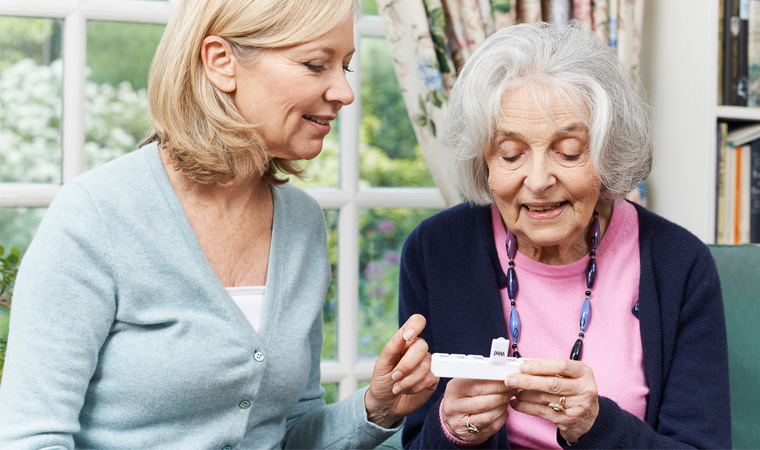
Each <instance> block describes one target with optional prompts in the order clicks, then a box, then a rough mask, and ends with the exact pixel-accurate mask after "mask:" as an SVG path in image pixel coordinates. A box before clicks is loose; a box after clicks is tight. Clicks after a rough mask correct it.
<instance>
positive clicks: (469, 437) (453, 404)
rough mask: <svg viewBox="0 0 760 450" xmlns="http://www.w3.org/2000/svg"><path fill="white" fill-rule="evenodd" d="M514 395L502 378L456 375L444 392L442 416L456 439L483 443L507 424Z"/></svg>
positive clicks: (513, 391)
mask: <svg viewBox="0 0 760 450" xmlns="http://www.w3.org/2000/svg"><path fill="white" fill-rule="evenodd" d="M514 394H515V390H514V389H510V388H507V387H506V386H505V384H504V382H502V381H487V380H468V379H464V378H454V379H452V380H451V381H449V384H447V385H446V392H445V393H444V394H443V401H442V403H441V419H443V423H444V424H445V425H446V428H448V430H449V432H450V433H451V434H453V435H454V436H456V437H457V438H459V439H461V440H463V441H466V442H469V443H472V444H481V443H483V442H485V441H486V440H487V439H488V438H490V437H491V436H493V435H494V434H495V433H496V432H497V431H499V429H500V428H501V427H502V426H503V425H504V424H505V423H506V421H507V417H508V416H509V399H510V398H511V397H512V396H513V395H514ZM468 428H469V429H470V430H471V431H468ZM473 431H475V432H474V433H473Z"/></svg>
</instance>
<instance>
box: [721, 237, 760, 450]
mask: <svg viewBox="0 0 760 450" xmlns="http://www.w3.org/2000/svg"><path fill="white" fill-rule="evenodd" d="M710 251H711V252H712V255H713V258H714V259H715V264H716V265H717V266H718V275H719V276H720V285H721V290H722V291H723V303H724V310H725V314H726V330H727V334H728V369H729V382H730V385H731V427H732V431H731V437H732V441H733V447H734V448H737V449H739V448H758V446H760V408H758V402H759V401H760V341H759V340H758V337H757V336H755V333H756V332H758V325H760V247H757V246H754V245H711V246H710Z"/></svg>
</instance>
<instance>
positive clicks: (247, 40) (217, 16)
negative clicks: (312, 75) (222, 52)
mask: <svg viewBox="0 0 760 450" xmlns="http://www.w3.org/2000/svg"><path fill="white" fill-rule="evenodd" d="M360 8H361V6H360V4H359V3H358V0H181V1H179V2H178V3H177V5H176V6H175V9H174V12H173V14H172V16H171V18H170V19H169V23H168V24H167V26H166V29H165V30H164V34H163V36H162V38H161V42H160V43H159V45H158V49H157V50H156V54H155V56H154V58H153V64H152V66H151V70H150V77H149V79H148V104H149V112H150V116H151V121H152V129H151V131H150V133H149V135H148V137H147V138H146V139H145V141H144V142H143V144H146V143H149V142H154V141H158V142H159V143H160V145H161V148H162V149H163V151H166V152H167V154H168V156H169V158H170V160H171V161H172V163H173V164H174V166H175V168H177V169H178V170H181V171H182V172H184V173H185V174H186V175H187V176H188V177H190V178H191V179H193V180H195V181H197V182H199V183H205V184H210V183H217V184H220V185H225V186H227V185H234V184H237V183H240V182H242V181H245V180H247V179H249V178H251V177H252V176H255V175H261V176H262V177H263V179H264V181H265V182H267V183H271V184H282V183H284V182H286V181H287V179H280V178H278V177H277V172H278V171H282V172H286V173H288V174H291V175H296V176H300V175H301V173H302V171H301V169H300V168H299V167H298V165H297V164H295V163H294V162H293V161H288V160H285V159H281V158H273V159H272V160H271V161H269V158H268V156H267V149H266V144H265V142H264V140H263V139H262V136H261V134H260V133H259V132H258V131H257V127H256V125H255V124H250V123H248V122H247V121H246V120H245V118H244V117H243V116H242V114H241V113H240V111H239V110H238V108H237V106H236V105H235V103H234V101H233V100H232V96H231V95H230V94H229V93H226V92H224V91H222V90H220V89H218V88H217V87H216V86H214V85H213V84H212V83H211V82H210V81H209V79H208V78H207V77H206V72H205V70H204V66H203V62H202V60H201V55H200V52H201V44H202V42H203V39H205V38H206V37H207V36H219V37H222V38H224V39H226V40H227V41H228V42H229V43H230V47H231V48H232V50H233V54H234V55H235V57H237V58H238V59H239V60H240V61H241V63H243V64H245V63H250V62H252V61H253V60H254V59H255V56H256V55H257V54H258V53H259V49H265V48H280V47H288V46H293V45H299V44H303V43H306V42H310V41H313V40H314V39H317V38H318V37H320V36H322V35H323V34H325V33H326V32H328V31H329V30H331V29H333V28H335V27H336V26H338V25H339V24H340V23H342V22H343V21H344V20H345V19H346V17H348V15H350V14H351V15H353V18H354V21H355V20H356V19H357V18H358V17H359V15H360V14H361V9H360Z"/></svg>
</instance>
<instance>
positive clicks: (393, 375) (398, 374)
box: [391, 370, 404, 381]
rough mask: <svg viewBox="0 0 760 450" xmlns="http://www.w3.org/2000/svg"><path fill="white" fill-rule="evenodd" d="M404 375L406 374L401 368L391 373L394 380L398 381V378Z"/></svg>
mask: <svg viewBox="0 0 760 450" xmlns="http://www.w3.org/2000/svg"><path fill="white" fill-rule="evenodd" d="M402 375H404V374H403V373H401V371H400V370H397V371H395V372H393V374H392V375H391V378H392V379H393V381H398V380H400V379H401V376H402Z"/></svg>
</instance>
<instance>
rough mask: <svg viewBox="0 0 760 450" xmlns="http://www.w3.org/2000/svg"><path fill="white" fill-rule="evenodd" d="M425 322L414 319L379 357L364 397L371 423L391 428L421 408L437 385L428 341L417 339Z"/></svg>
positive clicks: (418, 317) (420, 319)
mask: <svg viewBox="0 0 760 450" xmlns="http://www.w3.org/2000/svg"><path fill="white" fill-rule="evenodd" d="M426 323H427V321H426V320H425V318H424V317H423V316H422V315H420V314H415V315H413V316H411V317H410V318H409V320H407V321H406V323H405V324H404V326H402V327H401V328H400V329H399V330H398V331H397V332H396V334H395V335H394V336H393V337H392V338H391V340H390V341H388V343H387V344H385V348H383V351H382V352H381V353H380V356H378V358H377V361H376V362H375V369H374V371H373V372H372V379H371V380H370V383H369V389H367V393H366V394H365V395H364V405H365V407H366V408H367V417H368V419H369V421H370V422H373V423H375V424H377V425H380V426H382V427H384V428H390V427H391V426H392V425H393V424H394V423H396V422H397V421H398V420H399V419H401V418H403V417H404V416H407V415H409V414H411V413H413V412H414V411H416V410H417V409H419V407H420V406H422V405H423V404H424V403H425V402H426V401H427V399H428V398H430V396H431V395H432V394H433V392H434V391H435V388H436V386H438V378H437V377H436V376H434V375H433V373H432V372H431V371H430V354H429V353H428V345H427V342H425V340H424V339H422V338H418V337H417V335H418V334H419V333H420V331H422V329H423V328H425V324H426Z"/></svg>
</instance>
